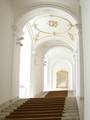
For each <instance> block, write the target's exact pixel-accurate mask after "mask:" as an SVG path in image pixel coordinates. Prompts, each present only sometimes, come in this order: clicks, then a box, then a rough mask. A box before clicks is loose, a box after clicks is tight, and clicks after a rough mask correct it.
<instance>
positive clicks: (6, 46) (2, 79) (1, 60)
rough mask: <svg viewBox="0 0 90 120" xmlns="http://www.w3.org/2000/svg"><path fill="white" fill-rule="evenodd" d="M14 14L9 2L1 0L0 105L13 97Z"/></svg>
mask: <svg viewBox="0 0 90 120" xmlns="http://www.w3.org/2000/svg"><path fill="white" fill-rule="evenodd" d="M12 25H13V13H12V9H11V6H10V3H9V0H0V104H1V103H3V102H5V101H7V100H9V99H10V97H11V77H12V76H11V73H12V71H11V68H12V50H13V48H12V47H13V46H12V43H13V33H12Z"/></svg>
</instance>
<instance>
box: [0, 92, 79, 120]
mask: <svg viewBox="0 0 90 120" xmlns="http://www.w3.org/2000/svg"><path fill="white" fill-rule="evenodd" d="M45 95H46V96H45V97H44V98H43V97H41V98H30V99H27V100H24V101H23V102H22V103H21V104H18V105H17V107H16V108H14V107H13V108H14V109H12V110H11V111H9V112H8V114H6V117H5V118H4V119H2V120H80V119H79V114H78V108H77V102H76V99H75V98H74V97H67V95H68V91H50V92H48V93H47V94H46V93H45ZM15 106H16V105H15ZM0 120H1V119H0Z"/></svg>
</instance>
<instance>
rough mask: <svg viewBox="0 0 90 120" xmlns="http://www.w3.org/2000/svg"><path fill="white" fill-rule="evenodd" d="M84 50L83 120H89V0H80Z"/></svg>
mask: <svg viewBox="0 0 90 120" xmlns="http://www.w3.org/2000/svg"><path fill="white" fill-rule="evenodd" d="M81 8H82V9H81V12H82V27H83V28H82V29H83V41H84V42H83V48H84V94H85V95H84V100H85V101H84V107H85V117H84V120H90V0H81Z"/></svg>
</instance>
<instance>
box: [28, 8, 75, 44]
mask: <svg viewBox="0 0 90 120" xmlns="http://www.w3.org/2000/svg"><path fill="white" fill-rule="evenodd" d="M75 24H76V22H75V20H74V18H73V17H72V16H71V15H70V14H68V13H66V12H65V11H63V10H59V12H57V11H55V12H54V11H53V12H52V11H49V13H44V14H40V15H38V16H35V17H34V18H32V19H31V20H30V21H29V26H30V29H31V31H32V38H33V43H34V44H35V43H36V42H38V41H41V40H43V39H45V38H49V37H63V38H66V40H68V39H70V40H72V41H74V40H75V35H76V32H77V31H76V27H75Z"/></svg>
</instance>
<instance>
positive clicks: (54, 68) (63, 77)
mask: <svg viewBox="0 0 90 120" xmlns="http://www.w3.org/2000/svg"><path fill="white" fill-rule="evenodd" d="M73 69H74V58H73V52H72V51H71V50H69V49H68V48H65V47H61V46H60V47H54V48H52V49H50V50H49V51H48V52H47V53H46V54H45V58H44V91H49V90H50V91H53V90H69V91H74V90H75V89H74V83H75V82H74V80H75V78H74V74H73Z"/></svg>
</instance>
